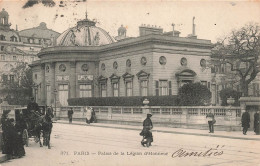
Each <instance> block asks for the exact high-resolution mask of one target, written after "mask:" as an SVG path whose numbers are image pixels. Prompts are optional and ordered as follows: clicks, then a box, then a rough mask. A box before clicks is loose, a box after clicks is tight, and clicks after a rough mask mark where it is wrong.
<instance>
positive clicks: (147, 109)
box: [143, 99, 150, 114]
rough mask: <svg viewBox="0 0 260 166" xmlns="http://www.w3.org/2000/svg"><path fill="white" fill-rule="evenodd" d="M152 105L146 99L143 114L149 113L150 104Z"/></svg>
mask: <svg viewBox="0 0 260 166" xmlns="http://www.w3.org/2000/svg"><path fill="white" fill-rule="evenodd" d="M149 103H150V101H149V100H148V99H144V101H143V104H144V111H143V113H146V114H147V113H149V108H148V104H149Z"/></svg>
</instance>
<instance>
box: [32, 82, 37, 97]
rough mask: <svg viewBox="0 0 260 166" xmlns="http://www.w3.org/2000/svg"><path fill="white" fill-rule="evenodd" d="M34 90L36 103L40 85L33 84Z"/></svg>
mask: <svg viewBox="0 0 260 166" xmlns="http://www.w3.org/2000/svg"><path fill="white" fill-rule="evenodd" d="M32 88H33V89H34V98H35V102H37V93H38V85H37V84H36V83H33V86H32Z"/></svg>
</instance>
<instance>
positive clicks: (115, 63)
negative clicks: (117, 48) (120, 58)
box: [113, 61, 118, 69]
mask: <svg viewBox="0 0 260 166" xmlns="http://www.w3.org/2000/svg"><path fill="white" fill-rule="evenodd" d="M113 68H114V69H117V68H118V64H117V62H116V61H115V62H114V63H113Z"/></svg>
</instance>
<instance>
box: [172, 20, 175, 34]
mask: <svg viewBox="0 0 260 166" xmlns="http://www.w3.org/2000/svg"><path fill="white" fill-rule="evenodd" d="M174 26H175V24H173V23H172V36H174Z"/></svg>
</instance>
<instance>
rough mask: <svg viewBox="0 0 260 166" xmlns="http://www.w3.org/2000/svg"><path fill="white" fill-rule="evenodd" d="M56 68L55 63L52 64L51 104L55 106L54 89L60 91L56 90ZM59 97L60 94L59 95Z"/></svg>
mask: <svg viewBox="0 0 260 166" xmlns="http://www.w3.org/2000/svg"><path fill="white" fill-rule="evenodd" d="M55 66H56V63H55V62H53V63H51V64H50V75H51V77H50V82H51V94H52V95H51V103H52V104H54V96H55V94H54V89H56V90H58V89H57V88H56V76H55ZM57 95H58V94H57ZM56 99H57V96H56Z"/></svg>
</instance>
